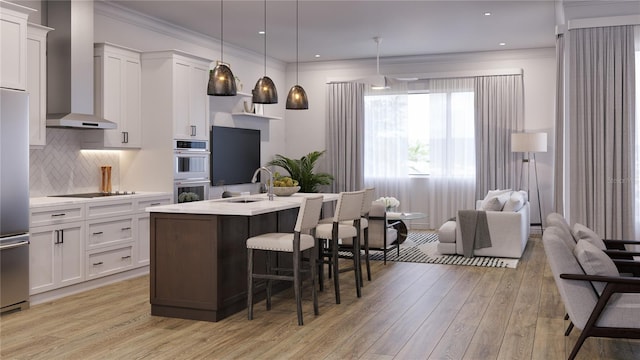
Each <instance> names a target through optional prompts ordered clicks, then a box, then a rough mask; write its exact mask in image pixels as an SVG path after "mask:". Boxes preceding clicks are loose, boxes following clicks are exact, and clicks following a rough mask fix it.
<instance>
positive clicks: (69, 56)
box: [47, 0, 117, 129]
mask: <svg viewBox="0 0 640 360" xmlns="http://www.w3.org/2000/svg"><path fill="white" fill-rule="evenodd" d="M47 25H48V26H50V27H52V28H54V29H55V31H52V32H50V33H49V35H48V40H47V41H48V43H47V45H48V46H47V127H63V128H79V129H115V128H117V124H116V123H114V122H111V121H109V120H106V119H103V118H100V117H97V116H95V115H93V101H94V100H93V1H72V0H56V1H48V2H47Z"/></svg>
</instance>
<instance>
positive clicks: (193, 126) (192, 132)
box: [191, 125, 196, 136]
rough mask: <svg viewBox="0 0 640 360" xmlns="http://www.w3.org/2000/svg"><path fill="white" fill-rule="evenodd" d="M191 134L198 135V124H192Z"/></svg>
mask: <svg viewBox="0 0 640 360" xmlns="http://www.w3.org/2000/svg"><path fill="white" fill-rule="evenodd" d="M191 136H196V126H195V125H191Z"/></svg>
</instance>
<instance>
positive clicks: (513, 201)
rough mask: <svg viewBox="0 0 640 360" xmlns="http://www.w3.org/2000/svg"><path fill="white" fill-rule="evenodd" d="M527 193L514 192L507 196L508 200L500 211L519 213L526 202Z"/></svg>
mask: <svg viewBox="0 0 640 360" xmlns="http://www.w3.org/2000/svg"><path fill="white" fill-rule="evenodd" d="M526 197H527V193H526V192H525V191H514V192H512V193H511V196H509V199H508V200H507V202H506V203H505V204H504V207H503V208H502V211H519V210H520V209H522V207H523V206H524V204H525V203H526V202H527V200H526Z"/></svg>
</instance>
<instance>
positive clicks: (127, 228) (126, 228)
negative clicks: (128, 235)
mask: <svg viewBox="0 0 640 360" xmlns="http://www.w3.org/2000/svg"><path fill="white" fill-rule="evenodd" d="M120 230H121V231H127V230H131V227H123V228H122V229H120Z"/></svg>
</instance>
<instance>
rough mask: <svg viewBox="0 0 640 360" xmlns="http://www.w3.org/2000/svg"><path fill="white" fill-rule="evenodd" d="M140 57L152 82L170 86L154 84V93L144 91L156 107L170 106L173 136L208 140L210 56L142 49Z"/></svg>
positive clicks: (175, 137)
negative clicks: (143, 51) (151, 97)
mask: <svg viewBox="0 0 640 360" xmlns="http://www.w3.org/2000/svg"><path fill="white" fill-rule="evenodd" d="M142 60H143V61H142V62H143V72H146V73H147V74H149V75H150V76H151V77H153V78H154V80H153V82H154V83H156V84H163V85H164V86H167V88H165V89H170V91H165V90H164V89H161V88H158V87H157V86H153V87H150V88H149V90H150V91H154V94H153V95H150V94H146V95H149V96H153V98H154V103H155V104H156V106H158V107H162V108H168V107H171V112H170V114H171V116H172V119H171V121H172V124H173V138H174V139H196V140H207V139H208V138H209V132H208V127H207V123H208V122H207V119H208V114H209V101H208V97H207V83H208V81H209V67H210V65H211V60H209V59H204V58H201V57H197V56H194V55H190V54H187V53H184V52H181V51H177V50H171V51H158V52H149V53H144V54H142ZM145 78H147V77H145ZM154 88H155V89H154ZM157 121H161V119H157Z"/></svg>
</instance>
